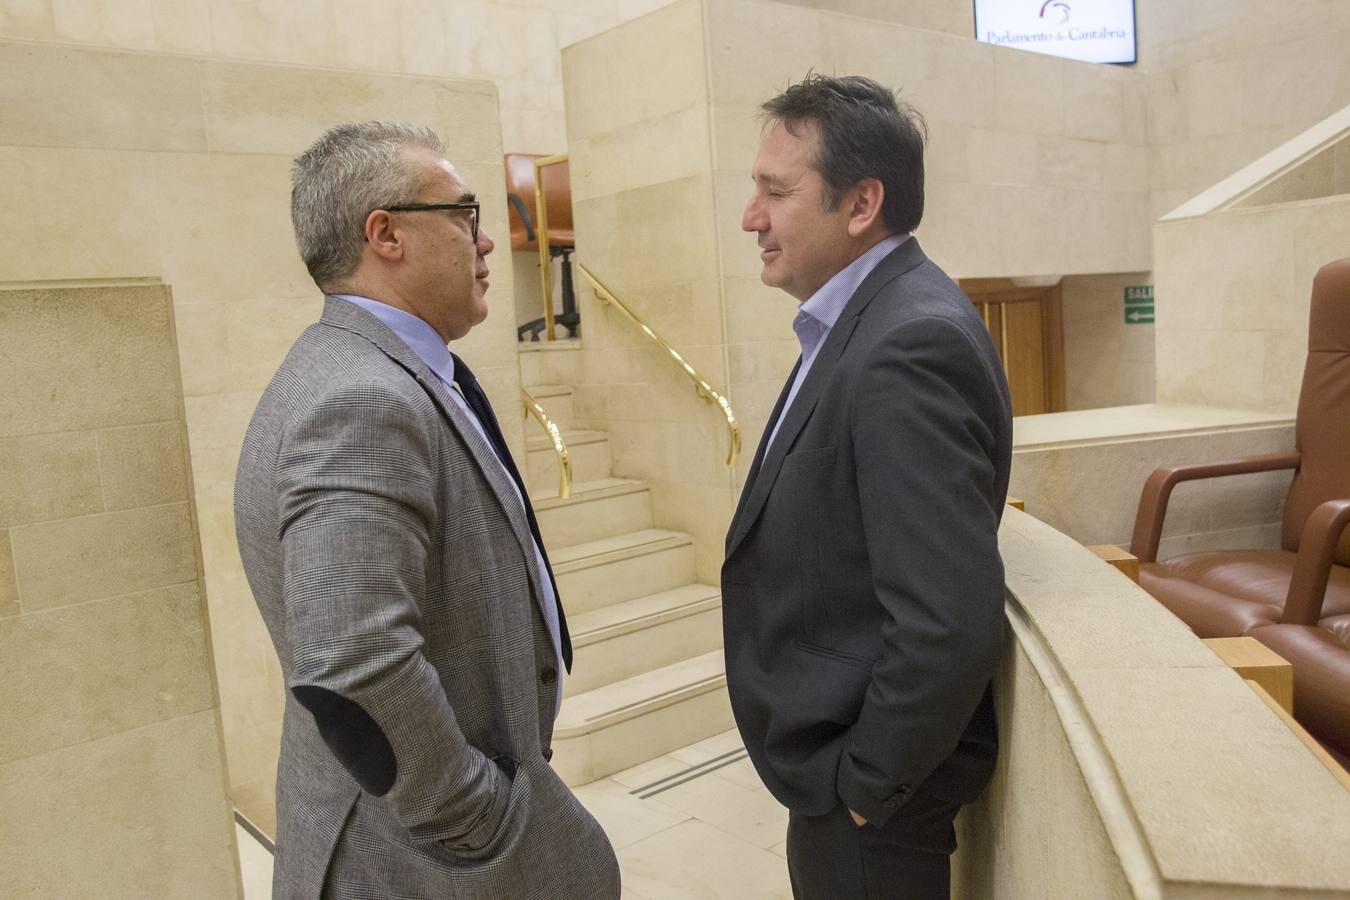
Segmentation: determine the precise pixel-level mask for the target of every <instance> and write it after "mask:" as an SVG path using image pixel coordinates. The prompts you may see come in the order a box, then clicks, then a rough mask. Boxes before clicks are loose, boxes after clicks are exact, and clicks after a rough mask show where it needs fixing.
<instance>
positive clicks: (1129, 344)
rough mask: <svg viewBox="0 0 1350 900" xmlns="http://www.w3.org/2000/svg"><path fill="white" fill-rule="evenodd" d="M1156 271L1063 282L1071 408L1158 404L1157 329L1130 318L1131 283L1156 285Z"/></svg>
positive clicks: (1066, 385) (1068, 404)
mask: <svg viewBox="0 0 1350 900" xmlns="http://www.w3.org/2000/svg"><path fill="white" fill-rule="evenodd" d="M1152 284H1153V274H1152V273H1151V272H1133V273H1123V274H1117V275H1070V276H1068V277H1066V278H1065V279H1064V280H1063V281H1062V282H1060V295H1061V298H1062V301H1063V327H1064V401H1065V409H1068V410H1076V409H1098V408H1101V407H1106V406H1130V405H1133V404H1137V403H1152V402H1153V399H1154V382H1155V374H1154V370H1153V369H1154V352H1153V343H1154V330H1155V326H1154V325H1153V324H1151V323H1127V322H1126V321H1125V312H1124V310H1125V302H1124V296H1125V295H1124V291H1125V288H1126V287H1129V286H1136V285H1152Z"/></svg>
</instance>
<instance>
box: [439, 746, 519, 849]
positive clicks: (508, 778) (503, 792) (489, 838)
mask: <svg viewBox="0 0 1350 900" xmlns="http://www.w3.org/2000/svg"><path fill="white" fill-rule="evenodd" d="M492 761H493V763H494V764H495V765H496V766H497V770H498V771H497V793H496V795H495V796H494V797H493V801H492V807H491V808H490V809H489V810H488V811H487V815H486V816H485V817H484V819H483V821H481V822H479V823H477V824H476V825H475V826H474V828H473V830H472V831H471V832H469V834H466V835H464V837H463V839H462V840H461V841H460V842H457V843H456V844H454V845H447V844H443V843H439V842H438V843H437V844H436V845H435V846H436V848H437V849H438V850H440V851H441V852H442V853H444V854H445V855H446V856H448V857H450V858H452V859H454V860H456V861H457V862H462V861H481V860H484V859H488V858H491V857H492V856H495V855H496V853H497V851H498V850H499V849H500V847H501V844H502V843H503V841H502V837H503V835H504V833H505V832H506V831H508V830H509V828H510V826H511V820H512V818H513V817H515V816H518V815H520V814H521V813H522V812H523V810H522V808H521V807H522V804H523V802H524V800H525V798H526V797H527V796H528V794H529V785H527V784H526V783H525V782H526V778H527V776H526V774H525V772H524V771H523V769H522V768H521V767H520V766H518V765H517V763H516V761H515V760H514V759H513V758H511V757H509V756H506V757H494V758H493V760H492Z"/></svg>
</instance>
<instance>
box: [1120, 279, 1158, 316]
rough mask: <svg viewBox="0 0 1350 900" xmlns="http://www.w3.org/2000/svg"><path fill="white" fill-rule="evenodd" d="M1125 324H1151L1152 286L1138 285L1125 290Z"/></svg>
mask: <svg viewBox="0 0 1350 900" xmlns="http://www.w3.org/2000/svg"><path fill="white" fill-rule="evenodd" d="M1125 324H1126V325H1152V324H1153V285H1151V284H1138V285H1131V286H1130V287H1127V288H1125Z"/></svg>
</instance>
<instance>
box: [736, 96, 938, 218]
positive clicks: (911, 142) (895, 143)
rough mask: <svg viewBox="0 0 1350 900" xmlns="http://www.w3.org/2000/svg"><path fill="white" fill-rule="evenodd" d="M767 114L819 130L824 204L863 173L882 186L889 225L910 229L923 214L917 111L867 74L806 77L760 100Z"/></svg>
mask: <svg viewBox="0 0 1350 900" xmlns="http://www.w3.org/2000/svg"><path fill="white" fill-rule="evenodd" d="M761 109H763V110H764V112H765V113H767V114H768V116H769V119H770V120H771V121H780V122H782V123H783V127H785V128H786V129H787V130H788V133H789V134H793V135H795V134H796V133H797V132H796V131H795V130H794V129H795V127H796V126H798V125H800V124H802V123H803V122H811V123H814V124H815V126H816V130H817V131H818V132H819V133H820V148H819V155H818V157H817V159H816V160H815V169H816V171H817V172H819V173H820V175H821V177H822V178H823V179H824V181H825V197H824V200H825V209H826V210H827V211H829V210H833V209H836V208H838V206H839V201H840V199H842V197H843V193H844V191H846V190H848V189H849V188H851V187H853V186H854V185H855V184H857V183H858V182H859V181H862V180H863V179H864V178H875V179H877V180H878V181H880V182H881V185H882V187H883V188H884V190H885V194H884V199H883V200H882V205H881V216H882V219H883V220H884V221H885V223H886V226H887V227H888V228H893V229H895V230H896V231H913V230H914V229H915V228H917V227H918V226H919V220H920V219H922V218H923V145H924V141H925V140H926V139H927V136H928V130H927V126H926V125H925V123H924V120H923V116H922V115H920V114H919V111H918V110H916V109H915V108H914V107H912V106H910V105H909V104H907V103H901V102H898V101H897V100H896V98H895V95H894V94H893V93H891V92H890V91H889V90H887V89H886V88H884V87H882V86H881V85H879V84H877V83H876V82H875V81H873V80H872V79H870V78H864V77H863V76H861V75H845V76H841V77H831V76H828V75H819V74H815V73H808V74H807V76H806V78H805V79H803V80H802V81H800V82H798V83H797V84H794V85H792V86H791V87H789V88H788V89H787V90H785V91H783V93H781V94H779V95H778V96H777V97H774V98H773V99H772V100H770V101H768V102H767V103H765V104H764V105H763V106H762V107H761Z"/></svg>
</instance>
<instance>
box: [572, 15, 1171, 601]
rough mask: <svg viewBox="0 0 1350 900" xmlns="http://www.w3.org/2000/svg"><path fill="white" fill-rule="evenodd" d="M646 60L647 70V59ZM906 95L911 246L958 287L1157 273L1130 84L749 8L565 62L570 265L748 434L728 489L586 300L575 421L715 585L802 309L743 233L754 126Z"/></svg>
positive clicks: (707, 416)
mask: <svg viewBox="0 0 1350 900" xmlns="http://www.w3.org/2000/svg"><path fill="white" fill-rule="evenodd" d="M658 58H659V59H660V60H661V61H662V62H661V65H659V66H658V65H652V64H651V60H653V59H658ZM812 68H814V69H815V70H817V71H823V72H831V71H837V72H861V73H865V74H868V75H871V76H873V77H875V78H877V79H879V80H881V81H882V82H884V83H886V84H888V85H890V86H893V87H896V88H900V89H903V93H904V96H905V97H906V98H907V99H909V100H911V101H912V102H913V103H915V104H916V105H917V106H918V107H919V108H920V109H921V110H922V111H923V113H924V114H925V116H926V117H927V119H928V123H929V129H930V143H929V149H928V153H927V173H928V175H927V178H928V205H927V214H926V218H925V221H924V224H923V226H922V228H921V229H920V232H919V237H920V239H921V241H922V243H923V245H924V247H925V249H926V250H927V252H928V253H929V254H930V255H931V256H933V258H934V259H935V260H937V261H938V262H939V263H940V264H942V265H943V266H944V267H945V268H946V269H947V270H948V272H949V273H950V274H952V275H953V277H966V276H975V277H978V276H1004V275H1027V274H1047V273H1049V274H1086V273H1097V272H1121V271H1137V270H1142V269H1147V268H1148V267H1149V265H1150V262H1151V260H1150V248H1149V233H1148V228H1149V221H1148V216H1147V210H1148V176H1147V171H1146V162H1147V149H1146V147H1145V146H1144V137H1145V122H1146V111H1145V92H1146V89H1147V84H1146V82H1145V80H1144V79H1143V78H1141V77H1140V76H1138V75H1137V74H1136V73H1134V72H1132V71H1130V70H1127V69H1122V68H1113V67H1100V66H1091V65H1087V64H1083V63H1076V62H1070V61H1066V60H1058V59H1051V58H1048V57H1040V56H1036V55H1034V54H1029V53H1023V52H1020V51H1015V50H1009V49H1006V48H997V47H992V46H989V45H986V44H979V43H977V42H975V41H974V40H973V39H971V38H969V37H958V36H956V35H954V34H949V33H943V32H940V31H931V30H923V29H919V28H914V27H908V26H905V25H897V24H892V23H882V22H878V21H869V20H866V19H862V18H858V17H856V16H852V15H843V14H839V13H835V12H830V11H826V10H820V9H814V8H804V7H801V6H791V5H782V4H777V3H770V2H762V0H726V2H715V3H713V2H700V0H681V2H678V3H674V4H672V5H670V6H667V7H664V8H663V9H661V10H658V11H657V12H655V13H652V14H650V15H648V16H645V17H642V18H640V19H637V20H635V21H633V22H629V23H627V24H625V25H622V26H620V27H618V28H616V29H613V30H611V31H609V32H606V33H605V34H603V35H599V36H597V37H595V38H591V39H589V40H586V41H583V42H581V43H579V44H576V45H573V46H571V47H569V48H567V49H566V50H565V51H564V53H563V71H564V82H565V85H566V97H567V115H568V145H569V148H570V153H571V157H572V180H573V205H574V219H575V224H576V233H577V258H578V260H580V261H581V262H582V263H583V264H586V265H589V266H591V267H592V268H593V269H595V271H596V272H597V273H598V274H599V275H600V277H601V279H602V280H604V281H606V283H608V285H609V286H610V287H611V288H612V289H613V290H615V291H616V292H618V294H619V295H620V296H621V297H623V298H625V299H626V300H629V301H631V303H632V305H633V306H634V307H635V308H636V309H637V310H638V311H639V312H640V314H641V315H642V316H644V317H645V318H647V319H648V320H649V321H650V322H651V324H652V325H653V326H654V327H655V328H656V329H657V331H658V332H660V333H661V334H662V335H663V336H664V337H665V338H666V340H668V341H669V342H670V343H672V344H673V345H674V346H675V347H676V348H677V349H678V350H679V351H680V352H681V353H684V354H686V355H687V356H688V357H689V358H690V360H691V361H692V362H693V363H694V365H695V367H696V368H698V370H699V371H700V372H701V373H702V374H703V375H704V376H705V377H706V378H707V379H708V380H709V381H710V382H711V383H712V385H713V386H714V387H715V388H717V389H718V390H725V392H726V393H727V394H728V395H729V397H730V400H731V403H732V405H733V407H734V409H735V411H736V414H737V416H738V417H739V418H740V420H741V422H742V423H743V438H744V447H745V450H744V453H743V454H742V456H741V460H740V462H739V463H738V465H737V467H736V474H735V478H734V479H729V478H727V477H725V471H724V470H723V469H722V468H721V467H720V462H719V460H720V457H721V456H722V455H723V453H724V449H725V440H726V439H725V437H724V436H723V433H722V427H721V425H720V424H719V419H718V416H717V415H716V413H715V412H714V411H713V410H712V409H711V408H710V407H708V406H706V405H703V404H701V403H700V402H698V401H697V400H696V399H694V398H693V396H692V395H691V394H690V392H689V388H688V386H687V383H685V382H683V381H682V380H681V378H682V376H680V375H679V374H678V372H677V371H676V370H675V369H674V368H673V367H672V366H670V364H669V363H668V362H667V361H666V360H664V359H663V358H662V357H661V356H660V355H659V353H657V352H656V351H654V350H652V349H649V348H647V347H646V346H644V345H643V344H642V342H641V338H640V336H639V335H638V334H637V333H636V332H634V331H633V330H632V329H631V328H630V327H629V326H628V325H627V324H626V323H624V322H622V321H620V320H619V319H618V318H617V317H615V316H614V315H613V314H612V313H607V312H605V311H604V310H603V309H601V308H598V307H597V305H596V303H595V301H594V298H593V297H592V296H591V295H590V293H589V292H588V291H583V292H582V294H583V297H582V307H583V317H584V319H585V322H586V332H585V334H586V338H585V351H584V357H585V360H586V371H585V372H584V377H585V388H584V390H583V392H582V403H581V405H580V406H579V410H580V411H581V412H582V413H583V415H584V416H586V417H587V418H588V420H589V421H588V424H590V425H593V426H594V427H603V428H606V429H607V430H609V431H610V433H611V436H612V440H613V442H614V443H613V446H614V447H615V467H616V471H617V472H618V473H619V474H623V475H629V476H635V477H643V478H647V479H649V480H651V481H652V482H653V485H654V491H655V493H654V498H655V501H656V514H657V518H658V521H659V522H660V523H661V524H663V525H666V526H668V527H680V528H684V529H686V530H690V531H692V532H693V533H694V535H695V537H696V539H697V542H698V556H699V572H700V577H702V578H705V579H709V578H715V576H716V572H717V566H718V564H719V563H720V559H721V545H722V540H723V537H724V531H725V528H726V523H727V521H728V519H729V517H730V512H731V509H732V507H733V504H734V498H735V492H736V489H737V487H738V486H739V484H740V483H741V482H742V481H743V480H744V478H745V475H746V473H747V471H748V469H749V466H750V463H751V461H752V458H753V454H754V448H755V447H756V445H757V443H758V441H759V437H760V434H761V433H762V431H763V428H764V423H765V421H766V419H767V418H768V415H769V413H770V412H771V411H772V408H773V404H774V401H775V400H776V398H777V395H778V392H779V389H780V388H781V386H782V384H783V379H784V378H785V377H786V375H787V374H788V372H789V370H790V369H791V366H792V363H793V360H794V359H795V358H796V356H797V353H798V347H797V344H796V340H795V338H794V337H793V335H792V331H791V327H790V323H791V320H792V316H793V314H794V307H795V304H794V302H793V301H792V300H791V299H790V298H789V297H788V296H787V295H785V294H783V293H781V292H779V291H776V290H773V289H770V288H767V287H765V286H764V285H763V284H761V283H760V281H759V271H760V265H759V260H758V254H757V251H756V247H755V238H754V236H753V235H748V234H746V233H744V232H742V231H741V229H740V221H741V214H742V211H743V208H744V204H745V202H746V200H747V199H748V197H749V195H750V185H751V181H750V167H751V164H752V162H753V160H754V156H755V152H756V148H757V144H758V140H759V134H760V120H759V117H758V105H759V104H760V103H762V102H763V101H764V100H766V99H768V98H769V97H771V96H773V95H774V94H775V93H777V92H778V91H780V90H781V89H782V88H783V87H785V86H786V85H787V84H789V83H790V82H792V81H795V80H798V79H800V78H801V77H802V76H803V75H805V74H806V72H807V71H808V70H809V69H812Z"/></svg>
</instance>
